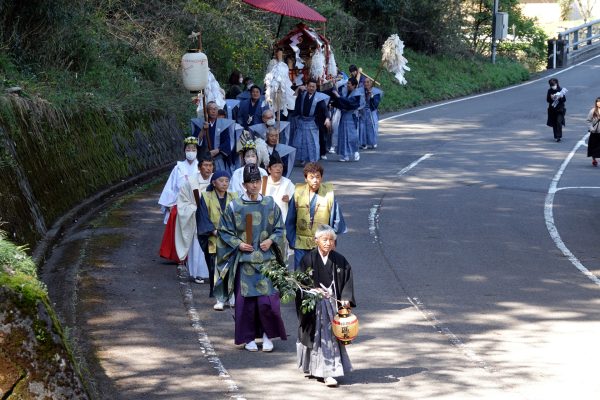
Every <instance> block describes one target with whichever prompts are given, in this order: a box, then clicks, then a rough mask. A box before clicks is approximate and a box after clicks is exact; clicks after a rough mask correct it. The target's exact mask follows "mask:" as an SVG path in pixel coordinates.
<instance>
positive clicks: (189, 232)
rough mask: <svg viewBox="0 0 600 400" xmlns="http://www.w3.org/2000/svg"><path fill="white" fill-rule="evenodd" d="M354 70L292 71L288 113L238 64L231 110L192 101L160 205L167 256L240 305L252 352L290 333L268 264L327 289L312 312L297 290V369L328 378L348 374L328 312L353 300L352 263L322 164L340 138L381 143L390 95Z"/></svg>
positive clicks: (242, 333)
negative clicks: (192, 112) (323, 75)
mask: <svg viewBox="0 0 600 400" xmlns="http://www.w3.org/2000/svg"><path fill="white" fill-rule="evenodd" d="M275 54H276V58H274V61H273V65H271V66H270V68H271V70H272V71H275V70H277V68H279V69H282V70H284V71H287V68H288V67H287V64H285V63H283V62H282V55H281V51H280V50H277V51H276V52H275ZM349 72H350V75H351V77H350V78H347V75H345V74H341V73H340V74H339V75H340V76H342V77H344V76H345V77H346V78H342V79H337V80H335V84H334V85H332V86H331V87H328V88H324V87H321V86H324V85H322V83H323V82H322V81H319V80H316V79H312V78H309V77H307V79H306V80H305V81H300V80H299V79H297V78H296V79H295V82H297V83H298V85H296V84H294V87H293V89H294V91H293V94H294V95H295V97H294V101H291V100H290V101H288V102H287V103H286V105H285V107H286V109H285V110H283V111H284V113H283V114H284V115H283V114H282V109H281V107H278V106H277V105H273V104H272V103H270V102H269V101H267V100H268V99H269V98H270V97H269V96H272V94H270V93H269V90H266V89H265V90H263V89H262V88H261V87H260V86H258V85H256V84H254V82H253V81H252V80H251V79H248V78H246V79H244V78H243V77H242V74H241V73H240V72H239V71H237V70H236V71H233V72H232V74H231V76H230V78H229V84H230V85H229V88H228V89H229V90H228V91H227V97H228V99H227V100H225V101H222V102H221V103H223V104H225V106H224V107H222V108H221V107H219V106H218V103H219V102H218V101H216V100H215V99H211V100H210V101H206V104H200V101H199V100H197V99H195V103H196V104H198V116H197V117H195V118H192V119H191V132H190V133H189V136H188V137H187V138H186V139H184V140H183V146H184V150H185V156H186V158H185V160H183V161H179V162H177V164H176V166H175V167H174V169H173V172H172V173H171V175H170V177H169V180H168V182H167V184H166V185H165V188H164V190H163V193H162V195H161V199H160V202H159V203H160V205H161V206H162V207H163V210H164V212H165V219H164V221H165V224H166V229H165V232H164V235H163V241H162V244H161V251H160V255H161V256H162V257H163V258H166V259H168V260H170V261H173V262H175V263H177V264H180V265H182V266H185V267H187V270H188V272H189V276H190V280H191V282H194V283H197V284H202V283H208V296H209V297H214V298H215V303H214V307H213V308H214V310H215V311H223V310H224V309H225V308H227V307H230V308H233V310H234V311H233V312H234V315H235V318H234V324H233V325H234V329H233V330H234V340H233V342H234V344H236V345H240V346H241V348H243V349H245V350H246V351H248V352H257V351H259V350H262V351H263V352H271V351H274V349H275V344H274V340H275V339H281V340H286V339H287V333H286V328H285V326H284V322H283V318H282V316H281V307H280V295H281V294H280V293H279V292H278V290H277V288H276V287H275V285H274V284H273V282H272V281H271V280H270V279H269V278H268V277H267V276H266V275H265V273H264V270H263V268H265V266H269V263H271V262H272V261H273V260H277V261H278V262H280V263H281V264H282V265H285V267H286V268H287V269H288V270H289V271H290V272H291V271H295V270H298V271H302V272H303V273H307V274H310V275H312V276H313V278H314V280H309V281H307V282H303V284H305V285H307V286H306V287H307V288H309V287H312V286H314V288H313V289H312V290H314V291H317V292H318V293H320V297H319V298H320V299H321V300H319V301H318V302H317V303H316V305H315V308H314V309H313V310H311V311H309V312H302V310H301V309H302V307H301V300H302V298H303V296H305V295H306V292H303V291H302V290H299V291H298V293H297V301H298V307H297V312H298V317H299V320H298V321H299V326H298V329H299V336H298V338H297V348H298V354H297V357H298V366H299V368H300V369H302V370H303V371H304V372H305V373H306V374H307V375H310V376H314V377H316V378H318V379H319V380H322V381H323V382H324V383H325V384H326V385H328V386H337V384H338V382H337V380H336V378H338V377H340V376H343V375H344V374H345V373H348V372H349V371H350V370H351V364H350V360H349V358H348V355H347V352H346V351H345V347H344V346H345V345H344V344H342V342H340V341H338V339H337V338H336V337H335V336H334V335H333V334H332V330H331V329H332V328H331V324H332V318H333V316H334V315H335V314H336V310H337V307H342V306H343V307H354V306H355V305H356V303H355V299H354V293H353V287H352V270H351V267H350V264H349V263H348V261H347V260H346V259H345V258H344V257H343V256H341V255H340V254H339V253H336V252H335V247H336V243H337V240H338V235H341V234H344V233H345V232H346V230H347V229H346V224H345V221H344V217H343V214H342V210H341V207H340V204H339V203H338V201H337V199H336V198H335V195H334V189H333V184H332V183H331V182H324V181H323V177H324V167H323V164H322V162H324V161H329V160H328V157H331V154H332V153H331V152H332V151H333V147H332V146H333V144H334V143H335V144H336V145H337V148H336V152H337V153H338V154H339V156H340V157H339V160H340V161H350V160H352V161H358V160H359V159H360V156H359V155H358V154H359V150H364V149H366V147H365V145H368V146H369V148H370V149H375V148H376V144H377V133H378V132H377V129H378V126H377V108H378V105H379V101H380V100H381V96H382V94H383V92H382V91H381V90H379V89H375V88H373V83H372V81H371V80H370V79H369V78H365V77H364V76H363V77H362V79H361V78H360V76H359V77H358V79H360V82H361V86H360V87H359V85H358V81H357V78H356V77H355V76H356V71H353V70H352V69H351V70H350V71H349ZM290 83H291V81H290ZM242 85H243V87H241V86H242ZM320 88H321V89H323V90H319V89H320ZM243 89H246V90H243ZM234 98H235V99H234ZM203 108H206V110H205V112H204V114H202V111H204V110H203ZM336 114H338V118H337V121H338V123H337V124H336V126H334V124H333V123H332V121H333V120H334V119H336V118H335V115H336ZM334 136H335V138H334ZM332 161H333V160H332ZM294 168H298V169H302V171H303V175H304V181H303V182H297V183H294V182H292V181H291V180H290V179H289V178H290V177H291V173H292V170H293V169H294ZM315 257H316V258H315ZM314 259H318V260H319V262H316V263H315V262H314ZM308 266H312V268H314V269H316V270H311V268H308ZM332 271H334V272H335V271H338V272H339V271H341V272H342V275H339V273H338V274H337V275H336V273H333V275H332ZM323 285H326V286H323ZM315 327H317V328H316V329H315Z"/></svg>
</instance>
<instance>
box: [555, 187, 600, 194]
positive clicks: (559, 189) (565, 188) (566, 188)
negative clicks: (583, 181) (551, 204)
mask: <svg viewBox="0 0 600 400" xmlns="http://www.w3.org/2000/svg"><path fill="white" fill-rule="evenodd" d="M571 189H600V186H566V187H560V188H556V190H555V191H554V193H556V192H560V191H561V190H571Z"/></svg>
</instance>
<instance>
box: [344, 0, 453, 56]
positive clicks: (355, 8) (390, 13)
mask: <svg viewBox="0 0 600 400" xmlns="http://www.w3.org/2000/svg"><path fill="white" fill-rule="evenodd" d="M342 3H343V5H344V9H345V10H346V11H347V12H348V13H350V14H351V15H353V16H354V17H356V18H358V19H359V20H360V21H363V25H362V26H363V27H364V29H365V31H366V32H368V34H369V35H370V38H371V40H368V39H367V38H365V39H367V43H365V45H366V46H367V47H371V46H370V45H371V44H373V45H375V46H377V47H378V46H381V44H383V42H384V41H385V40H386V39H387V37H388V36H389V35H391V34H392V33H397V34H398V35H399V36H400V38H402V40H404V41H405V43H406V45H407V46H408V47H410V48H412V49H414V50H417V51H420V52H425V53H440V52H456V51H459V52H460V49H461V48H462V47H463V45H462V43H461V38H460V36H459V34H460V28H461V26H462V19H461V1H460V0H448V1H437V0H421V1H414V0H360V1H359V0H346V1H343V2H342Z"/></svg>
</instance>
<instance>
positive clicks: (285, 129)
mask: <svg viewBox="0 0 600 400" xmlns="http://www.w3.org/2000/svg"><path fill="white" fill-rule="evenodd" d="M271 127H275V128H277V129H278V130H279V143H283V144H288V141H289V138H290V134H289V130H290V123H289V122H287V121H279V124H278V123H277V121H276V119H275V113H273V110H271V109H266V110H265V111H263V113H262V123H260V124H256V125H251V126H250V127H249V128H248V129H249V131H250V133H252V135H253V136H254V139H257V138H261V139H263V140H265V141H266V140H267V129H269V128H271Z"/></svg>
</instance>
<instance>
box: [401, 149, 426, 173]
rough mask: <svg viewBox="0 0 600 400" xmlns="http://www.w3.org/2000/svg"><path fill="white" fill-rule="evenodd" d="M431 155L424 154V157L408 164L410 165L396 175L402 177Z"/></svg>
mask: <svg viewBox="0 0 600 400" xmlns="http://www.w3.org/2000/svg"><path fill="white" fill-rule="evenodd" d="M432 155H433V153H427V154H425V155H424V156H422V157H421V158H419V159H418V160H416V161H413V162H412V163H410V165H409V166H408V167H404V168H402V169H401V170H400V171H399V172H398V173H397V174H396V175H397V176H402V175H404V174H406V173H407V172H408V171H410V170H411V169H413V168H414V167H416V166H417V165H418V164H419V163H420V162H421V161H424V160H427V159H428V158H429V157H431V156H432Z"/></svg>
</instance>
